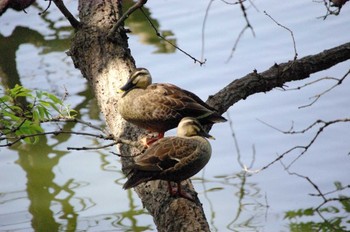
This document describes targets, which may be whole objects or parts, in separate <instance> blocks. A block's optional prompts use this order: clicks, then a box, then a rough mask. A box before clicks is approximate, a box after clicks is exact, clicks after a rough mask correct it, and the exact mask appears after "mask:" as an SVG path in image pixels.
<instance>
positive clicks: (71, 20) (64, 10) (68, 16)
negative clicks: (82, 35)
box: [50, 0, 80, 29]
mask: <svg viewBox="0 0 350 232" xmlns="http://www.w3.org/2000/svg"><path fill="white" fill-rule="evenodd" d="M52 1H53V3H55V5H56V6H57V8H58V9H59V10H60V11H61V12H62V14H63V15H64V17H66V19H68V21H69V23H70V24H71V25H72V27H73V28H74V29H78V28H79V26H80V22H79V21H78V20H77V19H76V18H75V17H74V16H73V15H72V13H70V11H69V10H68V9H67V7H66V6H65V5H64V3H63V1H62V0H52ZM50 2H51V0H50Z"/></svg>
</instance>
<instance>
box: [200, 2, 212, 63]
mask: <svg viewBox="0 0 350 232" xmlns="http://www.w3.org/2000/svg"><path fill="white" fill-rule="evenodd" d="M213 2H214V0H210V1H209V4H208V6H207V9H206V10H205V15H204V19H203V24H202V54H201V60H203V59H204V47H205V25H206V23H207V19H208V15H209V9H210V7H211V5H212V3H213Z"/></svg>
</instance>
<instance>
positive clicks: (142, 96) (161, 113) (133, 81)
mask: <svg viewBox="0 0 350 232" xmlns="http://www.w3.org/2000/svg"><path fill="white" fill-rule="evenodd" d="M120 92H123V95H122V97H121V99H120V100H119V103H118V110H119V113H120V114H121V116H122V117H123V118H124V119H125V120H126V121H128V122H130V123H132V124H135V125H137V126H139V127H142V128H144V129H147V130H149V131H151V132H158V139H159V138H162V137H163V136H164V132H166V131H167V130H170V129H172V128H175V127H176V126H177V125H178V124H179V122H180V120H181V119H182V118H184V117H194V118H196V119H198V120H199V121H200V123H201V124H202V125H205V124H214V123H217V122H225V121H226V119H225V118H224V117H222V116H221V115H219V113H218V112H217V111H216V110H215V109H214V108H212V107H210V106H209V105H208V104H206V103H205V102H204V101H202V100H201V99H200V98H199V97H198V96H197V95H195V94H193V93H191V92H189V91H187V90H184V89H181V88H179V87H177V86H175V85H172V84H166V83H153V84H152V77H151V74H150V73H149V71H148V70H147V69H145V68H137V69H136V70H135V71H134V72H133V73H132V74H131V75H130V78H129V80H128V81H127V83H126V84H125V85H124V86H122V87H121V88H120Z"/></svg>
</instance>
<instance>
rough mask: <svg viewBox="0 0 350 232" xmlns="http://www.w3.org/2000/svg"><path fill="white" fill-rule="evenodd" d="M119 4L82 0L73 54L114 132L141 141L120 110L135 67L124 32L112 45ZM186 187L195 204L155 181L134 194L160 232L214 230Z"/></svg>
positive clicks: (126, 152)
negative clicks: (122, 88)
mask: <svg viewBox="0 0 350 232" xmlns="http://www.w3.org/2000/svg"><path fill="white" fill-rule="evenodd" d="M120 3H121V1H103V0H99V1H98V0H90V1H86V0H81V1H79V17H80V22H81V25H80V27H79V28H78V29H77V31H76V34H75V36H74V38H73V41H72V45H71V49H70V51H69V53H68V54H69V55H70V56H71V57H72V59H73V62H74V64H75V67H76V68H78V69H80V70H81V72H82V74H83V76H84V77H85V78H86V79H87V80H88V82H89V84H90V86H91V87H92V89H93V91H94V93H95V96H96V99H97V100H98V104H99V107H100V108H101V112H102V113H103V115H104V116H105V118H106V122H107V126H108V128H109V130H110V132H111V133H112V134H113V135H114V136H115V137H116V138H117V137H120V138H124V139H131V140H136V139H139V138H140V137H141V136H144V131H143V130H140V129H138V128H136V127H134V126H133V125H130V124H129V123H127V122H125V121H124V120H122V119H121V117H120V115H119V114H118V112H117V102H118V99H119V97H120V96H119V94H117V89H118V87H120V86H121V85H122V83H124V82H125V81H126V80H127V78H128V77H129V74H130V72H131V71H132V70H133V69H134V68H135V63H134V60H133V58H132V56H131V54H130V50H129V48H128V42H127V39H128V38H127V35H126V34H125V31H124V30H119V32H118V33H117V34H116V35H115V38H114V39H113V41H111V40H109V39H108V38H107V35H108V33H109V31H110V30H111V28H112V27H113V25H114V24H115V23H116V21H117V19H118V18H120V16H121V14H122V12H121V4H120ZM119 150H120V153H121V154H122V155H123V156H125V155H136V154H137V153H139V151H138V150H137V149H135V148H132V147H129V146H127V145H121V146H120V147H119ZM128 162H130V158H123V159H122V164H123V166H125V164H127V163H128ZM111 181H112V180H111ZM183 188H184V190H185V191H187V192H190V193H191V194H192V195H193V196H194V198H195V202H191V201H189V200H186V199H183V198H173V197H170V196H169V194H168V191H167V183H166V182H163V181H151V182H149V183H147V184H142V185H140V186H139V187H137V188H135V190H136V192H137V193H138V195H139V197H140V198H141V200H142V202H143V204H144V207H146V208H147V210H148V211H149V212H150V214H151V215H152V216H153V219H154V222H155V224H156V226H157V229H158V231H209V225H208V223H207V221H206V218H205V215H204V211H203V208H202V205H201V203H200V202H199V200H198V198H197V196H196V193H195V192H194V189H193V187H192V185H191V183H190V181H187V183H186V185H185V186H184V187H183ZM175 219H176V220H175Z"/></svg>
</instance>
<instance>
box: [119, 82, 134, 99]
mask: <svg viewBox="0 0 350 232" xmlns="http://www.w3.org/2000/svg"><path fill="white" fill-rule="evenodd" d="M134 87H135V85H134V84H133V83H132V81H131V80H128V82H126V84H125V85H123V86H122V87H120V88H119V89H118V90H117V92H118V93H124V94H123V96H122V97H124V96H125V95H126V94H127V93H128V92H129V91H130V90H132V89H133V88H134Z"/></svg>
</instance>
